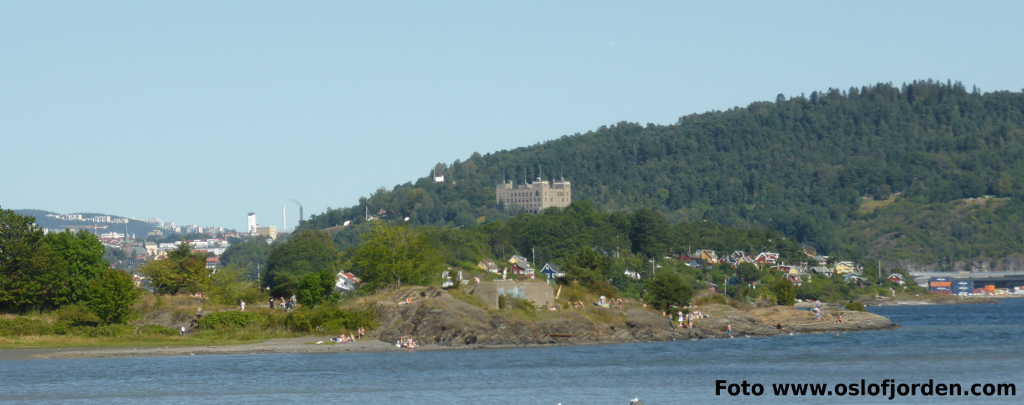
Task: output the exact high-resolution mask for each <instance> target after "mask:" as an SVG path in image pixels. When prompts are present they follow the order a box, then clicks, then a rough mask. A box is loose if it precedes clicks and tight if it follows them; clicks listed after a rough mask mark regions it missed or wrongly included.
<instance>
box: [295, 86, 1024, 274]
mask: <svg viewBox="0 0 1024 405" xmlns="http://www.w3.org/2000/svg"><path fill="white" fill-rule="evenodd" d="M432 170H433V168H432ZM441 172H443V174H444V175H445V180H446V181H445V182H444V183H434V182H433V181H432V179H431V178H430V177H424V178H421V179H418V180H417V181H416V182H415V183H406V184H403V185H399V186H396V187H394V188H393V189H392V190H390V191H388V190H383V189H381V190H378V191H377V192H375V193H373V194H372V195H371V196H369V197H368V198H364V199H361V200H360V201H359V204H358V205H357V206H354V207H350V208H343V209H331V210H328V211H326V212H324V213H322V214H319V215H314V216H313V217H312V218H310V219H309V220H308V221H306V222H304V223H303V224H302V228H304V229H322V228H328V227H332V226H337V225H340V224H343V223H344V222H345V221H348V220H351V221H353V222H354V223H356V224H358V223H359V222H361V221H363V213H364V210H368V211H369V212H370V213H371V214H372V213H379V214H381V215H382V216H383V217H384V218H385V219H387V218H388V217H392V218H404V217H406V216H408V217H410V221H411V222H412V223H415V224H434V225H443V224H448V225H455V226H472V225H474V224H483V223H487V222H491V221H494V220H498V219H502V218H507V214H506V213H504V212H502V211H501V210H500V209H499V207H497V206H496V203H495V197H494V186H495V184H497V183H500V182H502V181H503V180H505V179H509V180H514V181H517V182H522V181H524V180H525V179H533V178H536V177H538V176H542V175H543V176H545V177H551V175H553V176H556V177H558V176H564V177H565V178H566V179H567V180H570V181H572V183H573V200H575V201H579V200H587V201H591V202H593V203H594V204H595V205H596V207H598V208H600V209H602V210H605V211H608V212H614V211H619V210H626V209H636V208H651V209H655V210H658V211H660V212H662V213H664V214H665V215H666V216H667V217H668V218H669V219H671V220H673V221H683V222H698V221H709V222H712V223H719V224H726V225H733V226H749V225H761V226H766V227H769V228H771V229H775V230H778V231H780V232H782V233H784V234H785V235H787V236H789V237H790V238H792V239H793V240H795V241H798V242H799V243H802V244H806V245H810V246H814V247H816V248H817V249H818V250H819V251H820V252H824V253H830V254H838V255H845V256H849V257H854V258H883V259H893V260H910V261H914V262H918V263H929V264H930V263H938V262H941V261H942V260H945V261H947V262H954V261H957V260H963V259H978V258H1000V257H1005V256H1007V255H1011V254H1014V253H1020V252H1021V248H1022V246H1024V244H1022V243H1021V238H1020V236H1016V235H1017V234H1016V233H1015V232H1016V230H1019V229H1021V225H1024V218H1022V216H1021V215H1020V212H1022V208H1024V205H1022V203H1021V201H1020V198H1021V197H1022V196H1024V94H1022V93H1021V92H1008V91H1001V92H989V93H981V92H979V91H978V90H977V89H974V90H967V89H965V88H964V86H963V85H961V84H960V83H950V82H947V83H939V82H933V81H923V82H914V83H911V84H906V85H902V86H894V85H891V84H878V85H874V86H866V87H860V88H857V87H855V88H850V89H848V90H845V91H844V90H839V89H829V90H827V91H823V92H814V93H811V94H810V95H809V96H805V95H801V96H796V97H785V96H784V95H781V94H780V95H778V96H777V97H776V98H775V101H774V102H756V103H752V104H750V105H749V106H747V107H745V108H735V109H731V110H728V111H715V112H708V113H704V114H694V115H688V116H685V117H682V118H680V119H679V120H678V122H677V123H675V124H672V125H653V124H648V125H639V124H634V123H625V122H623V123H619V124H615V125H612V126H608V127H601V128H599V129H597V130H595V131H590V132H587V133H583V134H575V135H572V136H563V137H561V138H559V139H556V140H552V141H549V142H546V143H542V144H538V145H533V146H529V147H522V148H517V149H514V150H508V151H499V152H495V153H490V154H487V155H480V154H476V153H475V154H473V155H472V156H471V157H469V159H467V160H465V161H455V162H454V163H452V164H450V165H444V167H443V168H442V171H441ZM896 196H898V200H899V202H898V203H894V204H878V206H872V205H871V204H872V203H873V202H878V201H886V200H892V199H893V198H894V197H896ZM983 196H994V197H997V198H999V199H1001V201H1003V202H1002V203H1000V204H997V206H986V207H982V208H981V209H978V210H975V211H977V212H973V213H970V214H969V215H968V214H963V215H967V218H969V219H971V220H970V221H968V222H967V223H965V224H958V225H955V226H954V224H952V223H951V222H952V221H951V220H949V218H961V217H963V216H962V215H961V216H956V215H954V214H956V213H957V212H958V211H957V210H959V208H958V207H960V206H961V205H963V202H964V201H970V200H966V199H973V198H978V197H983ZM908 207H913V208H908ZM908 209H909V210H911V211H913V212H908V211H907V210H908ZM890 211H891V212H890ZM961 211H962V210H961ZM917 212H930V213H932V214H931V215H918V214H917ZM893 218H899V221H900V225H901V227H900V229H899V230H898V231H893V230H892V229H889V230H888V231H887V228H892V227H893V226H894V225H893V224H892V223H891V222H890V219H893ZM939 220H944V221H946V222H944V225H942V226H939V227H938V229H939V230H940V231H942V232H944V231H945V230H946V229H948V230H949V231H950V232H955V234H954V235H953V236H952V237H935V236H934V235H933V233H934V232H935V231H936V229H933V227H932V225H935V221H939ZM954 228H955V229H954ZM894 232H896V233H895V234H894ZM894 235H896V236H897V237H898V238H899V239H900V242H899V243H883V242H885V240H886V239H885V238H889V239H892V238H893V237H894ZM992 235H1011V236H1012V237H1001V236H1000V237H992Z"/></svg>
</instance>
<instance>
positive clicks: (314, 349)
mask: <svg viewBox="0 0 1024 405" xmlns="http://www.w3.org/2000/svg"><path fill="white" fill-rule="evenodd" d="M318 341H322V342H323V343H321V344H316V342H318ZM552 346H561V345H558V344H544V345H460V346H442V345H421V346H419V347H417V348H416V351H437V350H474V349H507V348H518V347H523V348H525V347H552ZM405 351H407V350H405V349H401V348H398V347H395V345H394V343H387V342H382V341H379V340H372V339H365V340H361V341H357V342H353V343H331V341H330V337H315V336H307V337H300V338H289V339H272V340H268V341H265V342H260V343H248V344H241V345H226V346H180V347H179V346H174V347H117V348H48V349H5V350H0V361H2V360H31V359H72V358H103V357H157V356H193V355H203V354H259V353H381V352H405Z"/></svg>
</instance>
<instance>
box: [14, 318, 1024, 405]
mask: <svg viewBox="0 0 1024 405" xmlns="http://www.w3.org/2000/svg"><path fill="white" fill-rule="evenodd" d="M872 310H873V311H875V312H877V313H879V314H882V315H885V316H888V317H890V318H892V319H893V320H894V321H895V322H897V323H899V324H901V325H902V327H901V328H900V329H896V330H886V331H872V332H857V333H844V334H838V335H837V334H811V335H797V336H779V337H771V338H737V339H731V340H724V339H722V340H701V341H680V342H662V343H643V344H623V345H602V346H577V347H552V348H536V349H504V350H469V351H450V352H414V353H401V352H399V353H339V354H333V353H332V354H253V355H206V356H189V357H154V358H113V359H66V360H11V361H0V401H40V402H54V403H56V402H59V403H99V402H102V403H138V402H146V403H184V402H187V403H218V404H219V403H245V404H252V403H273V404H282V403H325V402H326V403H360V404H365V403H387V404H463V403H464V404H484V403H495V404H556V403H559V402H561V403H563V404H566V405H569V404H626V403H628V401H629V400H630V399H632V398H634V397H638V398H640V399H642V400H643V401H644V403H645V404H648V405H650V404H677V403H690V402H692V403H765V402H773V403H794V402H795V403H856V404H865V403H935V402H941V403H978V402H992V403H1020V402H1024V401H1021V400H1020V398H1021V397H1022V396H1024V393H1020V395H1018V396H1017V397H1002V398H978V397H952V398H950V397H946V398H936V397H922V396H918V397H902V398H897V399H896V400H895V401H889V400H888V399H886V398H883V397H835V396H832V397H803V398H797V397H775V396H772V395H771V393H770V391H771V388H770V385H769V384H770V383H818V382H826V383H856V382H859V381H860V379H862V378H863V379H866V380H867V381H868V382H869V383H871V382H880V381H881V380H882V379H885V378H894V379H896V380H897V382H906V383H921V382H927V381H928V379H934V380H935V381H937V382H949V383H962V384H971V383H979V382H980V383H1002V382H1010V383H1016V384H1018V385H1020V386H1021V388H1024V371H1022V370H1024V368H1022V361H1024V340H1022V339H1021V338H1020V337H1021V336H1022V335H1024V300H1008V301H1004V302H1003V303H999V304H978V305H960V306H920V307H883V308H873V309H872ZM717 379H727V380H730V381H736V382H739V381H740V380H743V379H746V380H748V381H750V382H751V383H754V382H757V383H762V384H765V385H766V386H767V387H768V388H767V390H768V391H769V392H768V393H766V394H765V395H764V396H760V397H754V396H751V397H731V396H727V395H723V396H716V395H715V380H717Z"/></svg>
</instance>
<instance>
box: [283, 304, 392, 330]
mask: <svg viewBox="0 0 1024 405" xmlns="http://www.w3.org/2000/svg"><path fill="white" fill-rule="evenodd" d="M285 326H286V327H287V328H288V329H290V330H292V331H295V332H305V333H311V332H329V333H334V332H341V331H352V330H356V329H358V328H366V329H373V328H375V327H377V320H376V317H375V316H374V314H373V312H372V311H370V310H369V309H363V310H348V311H346V310H342V309H339V308H337V307H331V306H320V307H316V308H312V309H307V308H303V309H300V310H297V311H293V312H292V313H290V314H288V318H286V319H285Z"/></svg>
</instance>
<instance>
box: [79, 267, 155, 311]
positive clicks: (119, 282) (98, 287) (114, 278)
mask: <svg viewBox="0 0 1024 405" xmlns="http://www.w3.org/2000/svg"><path fill="white" fill-rule="evenodd" d="M141 294H142V292H141V291H140V290H138V289H136V288H135V284H134V283H133V282H132V277H131V276H129V275H128V273H125V272H123V271H120V270H113V269H107V270H106V271H104V272H103V273H101V274H100V275H99V276H98V277H96V278H95V279H93V280H92V283H90V288H89V295H90V298H89V300H87V301H85V305H86V306H87V307H88V308H89V310H90V311H92V313H94V314H96V316H97V317H98V319H99V320H100V321H101V323H104V324H111V323H121V322H124V321H126V320H128V317H129V316H130V315H131V313H132V305H134V304H135V301H137V300H138V299H139V295H141Z"/></svg>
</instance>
